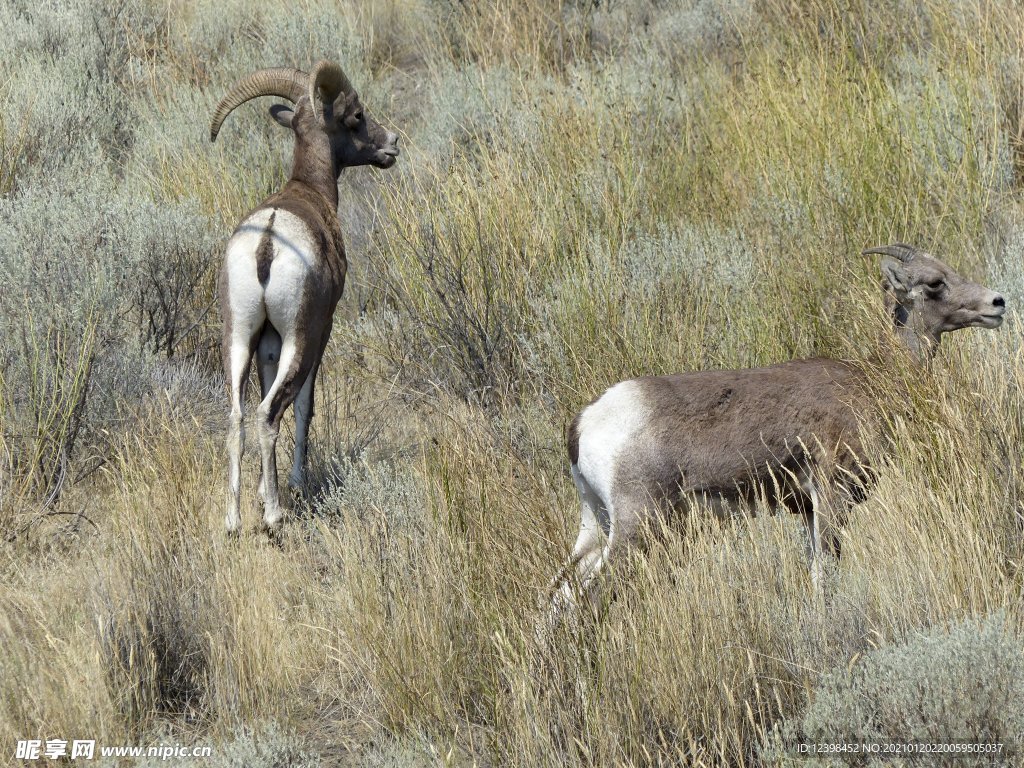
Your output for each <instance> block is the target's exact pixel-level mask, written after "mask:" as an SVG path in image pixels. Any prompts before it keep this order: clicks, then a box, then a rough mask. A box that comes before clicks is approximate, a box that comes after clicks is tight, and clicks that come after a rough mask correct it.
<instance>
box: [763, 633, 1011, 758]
mask: <svg viewBox="0 0 1024 768" xmlns="http://www.w3.org/2000/svg"><path fill="white" fill-rule="evenodd" d="M1021 734H1024V646H1022V643H1021V641H1020V638H1019V637H1018V636H1017V635H1016V634H1015V633H1014V632H1013V631H1012V629H1011V628H1010V627H1009V626H1008V625H1007V623H1006V620H1005V619H1004V618H1003V617H1001V616H996V617H992V618H988V619H986V620H984V621H967V622H964V623H962V624H959V625H955V626H952V627H950V628H949V629H940V630H932V631H930V632H928V633H925V634H922V635H920V636H918V637H916V638H913V639H911V640H909V641H908V642H907V643H905V644H903V645H898V646H893V647H885V648H881V649H879V650H876V651H872V652H870V653H867V654H865V655H864V656H863V657H861V658H859V659H858V658H856V657H855V658H854V660H853V661H852V662H851V663H850V664H849V665H848V666H843V667H841V668H839V669H836V670H833V671H832V672H829V673H827V674H825V675H824V676H822V678H821V680H820V681H819V682H818V684H817V685H816V686H815V691H814V695H813V700H812V702H811V704H810V705H809V706H808V707H807V709H806V710H805V711H804V713H803V715H801V716H799V717H795V718H791V719H789V720H787V721H785V722H784V723H783V724H782V726H781V728H780V729H779V732H778V739H779V741H778V742H777V744H776V746H775V751H774V752H772V753H771V754H772V756H773V758H774V759H779V760H781V759H782V758H783V756H785V755H789V756H793V755H795V754H796V753H795V745H796V744H799V743H804V744H809V743H824V742H839V743H842V742H846V743H878V744H888V743H908V742H916V743H921V744H930V743H940V742H949V741H959V742H973V743H988V742H997V743H1001V744H1003V752H1002V754H1001V755H1000V757H999V758H998V759H997V763H998V764H1011V763H1012V762H1013V760H1014V759H1015V758H1014V755H1018V754H1019V752H1018V750H1019V748H1020V744H1019V742H1018V740H1019V739H1020V737H1021ZM990 757H991V756H989V757H985V758H979V759H977V760H966V761H965V762H960V761H961V760H962V759H964V758H962V757H960V756H957V757H953V758H948V759H947V758H936V759H937V760H938V762H939V763H941V764H946V763H949V764H957V765H960V764H964V765H967V764H979V765H982V764H983V765H989V764H991V763H990ZM875 762H877V764H878V765H889V764H891V763H890V761H889V759H887V758H885V757H879V758H877V759H874V760H873V761H872V762H870V763H869V764H875ZM800 763H801V764H803V761H802V760H800ZM821 764H829V763H827V761H823V762H822V763H821Z"/></svg>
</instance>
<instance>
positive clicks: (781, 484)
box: [553, 243, 1005, 604]
mask: <svg viewBox="0 0 1024 768" xmlns="http://www.w3.org/2000/svg"><path fill="white" fill-rule="evenodd" d="M864 254H878V255H881V256H882V263H881V267H882V282H883V288H884V290H885V295H886V303H887V308H888V309H889V311H890V312H891V315H892V320H893V323H894V324H895V326H896V330H897V334H898V336H899V338H900V339H901V340H902V341H903V343H905V344H906V345H908V347H909V348H910V349H911V350H912V352H914V353H915V354H917V355H919V356H921V357H926V358H927V357H929V356H930V355H932V354H933V353H934V351H935V348H936V347H937V346H938V344H939V340H940V338H941V336H942V334H944V333H948V332H949V331H955V330H957V329H959V328H969V327H978V328H996V327H998V326H999V325H1000V324H1001V323H1002V319H1003V313H1004V311H1005V301H1004V299H1003V297H1002V296H1000V295H999V294H998V293H995V292H994V291H991V290H989V289H988V288H985V287H983V286H981V285H978V284H977V283H973V282H971V281H970V280H967V279H966V278H964V277H962V276H961V275H959V274H957V273H956V272H955V271H954V270H953V269H951V268H950V267H948V266H947V265H945V264H943V263H942V262H941V261H939V260H938V259H936V258H934V257H933V256H930V255H928V254H926V253H923V252H921V251H919V250H917V249H916V248H913V247H911V246H908V245H904V244H902V243H897V244H894V245H888V246H882V247H878V248H870V249H868V250H866V251H864ZM865 384H866V378H865V373H864V371H862V370H860V369H858V368H857V367H856V366H855V365H853V364H851V363H848V362H844V361H841V360H831V359H824V358H815V359H809V360H795V361H791V362H787V363H781V364H779V365H774V366H771V367H769V368H756V369H748V370H739V371H699V372H693V373H681V374H676V375H671V376H650V377H643V378H638V379H630V380H628V381H623V382H620V383H618V384H616V385H614V386H612V387H611V388H609V389H608V390H607V391H606V392H605V393H604V394H603V395H601V396H600V397H599V398H597V400H595V401H594V402H592V403H591V404H590V405H588V406H587V407H586V408H584V409H583V411H582V412H581V413H580V414H579V415H578V416H577V417H576V419H575V420H574V421H573V422H572V424H571V425H570V427H569V430H568V440H567V442H568V451H569V460H570V462H571V471H572V477H573V480H574V481H575V484H576V488H577V490H578V491H579V495H580V501H581V503H582V523H581V526H580V532H579V536H578V537H577V539H576V545H575V546H574V547H573V551H572V555H571V556H570V559H569V562H568V564H567V565H566V567H565V569H564V570H563V572H562V574H561V576H560V577H559V578H558V579H556V581H555V583H554V584H553V588H555V589H556V590H557V589H558V588H559V586H560V587H561V594H560V595H559V593H558V592H556V599H557V604H562V602H563V601H568V602H570V603H571V602H572V601H573V591H572V589H571V587H570V583H569V576H570V574H571V572H572V570H573V569H574V568H575V569H576V573H577V576H578V577H579V580H580V586H581V588H582V589H583V590H584V592H585V593H587V594H589V597H591V599H593V598H594V597H595V589H594V587H595V584H596V581H597V577H598V575H599V574H600V572H601V571H602V570H603V569H604V568H605V567H606V566H607V565H608V563H609V562H611V561H614V560H615V559H616V558H617V557H618V556H619V555H620V554H621V553H622V552H623V550H625V549H626V548H628V547H629V546H631V545H633V544H635V543H636V542H637V540H638V538H639V536H640V533H641V530H642V529H643V527H644V526H645V524H646V523H649V522H651V520H653V519H656V518H653V517H650V516H651V515H655V514H657V513H658V512H661V513H662V514H664V513H666V512H668V511H669V510H675V511H678V512H682V511H684V510H685V508H686V506H687V505H688V504H691V503H693V502H703V503H705V504H707V505H709V506H711V507H712V508H713V509H714V510H715V512H716V513H718V514H721V513H722V512H723V511H724V508H725V506H726V505H728V504H735V503H740V504H750V503H751V502H753V501H754V500H755V499H756V498H758V497H759V495H760V494H763V497H764V498H765V499H766V500H767V501H768V503H769V504H772V505H775V506H779V505H781V506H784V507H786V508H788V509H789V510H790V511H792V512H794V513H797V514H800V515H801V516H802V517H803V519H804V522H805V523H806V525H807V528H808V531H809V534H810V540H811V541H810V544H811V555H812V575H813V577H814V581H815V583H816V584H817V583H818V580H819V578H818V574H819V572H820V568H821V560H820V555H821V552H822V550H825V551H828V552H830V553H832V554H834V555H836V556H837V557H838V555H839V540H838V536H837V534H838V532H839V528H840V526H841V524H842V522H843V520H844V518H845V514H846V511H847V510H846V509H844V507H848V506H849V505H851V504H852V503H854V501H855V500H856V497H857V495H858V492H862V491H863V490H864V489H865V486H866V484H867V483H869V482H870V473H869V472H866V471H865V470H864V467H863V465H862V464H861V463H860V461H859V459H858V457H860V456H861V449H862V445H861V440H860V434H859V426H860V425H859V423H858V412H861V411H862V409H865V408H870V404H871V403H870V395H869V393H868V392H867V391H866V387H865ZM605 537H607V541H605Z"/></svg>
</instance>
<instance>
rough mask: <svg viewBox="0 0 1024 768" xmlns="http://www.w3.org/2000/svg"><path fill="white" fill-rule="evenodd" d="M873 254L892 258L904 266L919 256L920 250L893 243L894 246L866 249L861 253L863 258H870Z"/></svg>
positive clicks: (904, 244)
mask: <svg viewBox="0 0 1024 768" xmlns="http://www.w3.org/2000/svg"><path fill="white" fill-rule="evenodd" d="M873 253H877V254H881V255H882V256H892V257H893V258H894V259H899V260H900V261H902V262H903V263H904V264H906V263H907V262H908V261H910V260H911V259H912V258H914V256H915V255H917V253H918V250H917V248H915V247H914V246H912V245H907V244H906V243H893V244H892V245H879V246H876V247H874V248H866V249H865V250H863V251H861V252H860V254H861V256H869V255H871V254H873Z"/></svg>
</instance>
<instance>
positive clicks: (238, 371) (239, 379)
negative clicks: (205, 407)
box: [223, 318, 263, 534]
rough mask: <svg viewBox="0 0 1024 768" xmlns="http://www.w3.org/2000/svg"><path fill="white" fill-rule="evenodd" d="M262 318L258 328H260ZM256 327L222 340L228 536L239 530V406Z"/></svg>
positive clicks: (242, 437)
mask: <svg viewBox="0 0 1024 768" xmlns="http://www.w3.org/2000/svg"><path fill="white" fill-rule="evenodd" d="M262 322H263V321H262V318H261V319H260V320H259V324H262ZM259 324H257V323H255V322H253V323H250V324H249V325H248V326H242V327H238V324H237V321H236V326H235V327H234V328H233V329H232V333H231V334H230V335H229V336H227V337H226V338H225V339H224V347H223V357H224V373H225V375H226V377H227V382H228V390H229V397H230V400H231V411H230V413H229V415H228V439H227V449H228V509H227V515H226V516H225V518H224V524H225V527H226V529H227V532H228V534H237V533H238V531H239V530H240V528H241V526H242V515H241V493H242V451H243V450H244V449H245V424H244V421H243V415H244V414H243V406H244V403H245V392H246V388H247V384H248V383H249V366H250V365H251V364H252V356H253V352H254V350H255V348H256V342H257V339H258V338H259V337H258V332H257V331H255V330H254V329H253V328H252V326H253V325H255V326H256V328H258V327H259Z"/></svg>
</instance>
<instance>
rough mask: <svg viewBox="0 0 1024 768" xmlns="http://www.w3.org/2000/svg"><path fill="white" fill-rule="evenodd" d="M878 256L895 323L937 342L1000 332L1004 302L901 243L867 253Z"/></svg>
mask: <svg viewBox="0 0 1024 768" xmlns="http://www.w3.org/2000/svg"><path fill="white" fill-rule="evenodd" d="M863 253H864V255H868V254H879V255H881V256H882V286H883V288H884V289H885V292H886V296H887V301H888V302H889V306H890V308H891V309H892V311H893V316H894V318H895V319H896V322H897V324H899V325H902V326H909V327H911V328H912V329H913V330H914V331H916V332H918V333H920V334H922V335H924V336H925V337H926V338H929V339H931V340H932V341H933V342H935V343H938V341H939V338H940V337H941V336H942V334H943V333H948V332H949V331H956V330H959V329H960V328H998V327H999V326H1000V325H1001V324H1002V322H1003V313H1004V312H1005V311H1006V301H1005V300H1004V299H1003V297H1002V296H1001V295H999V294H998V293H996V292H995V291H993V290H991V289H989V288H986V287H985V286H983V285H979V284H978V283H975V282H973V281H971V280H968V279H967V278H966V277H964V276H963V275H961V274H960V273H958V272H957V271H956V270H954V269H953V268H952V267H950V266H948V265H947V264H943V263H942V262H941V261H939V260H938V259H936V258H935V257H934V256H931V255H929V254H927V253H925V252H923V251H919V250H918V249H917V248H914V247H913V246H910V245H905V244H904V243H894V244H893V245H884V246H879V247H877V248H869V249H867V250H866V251H864V252H863Z"/></svg>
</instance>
